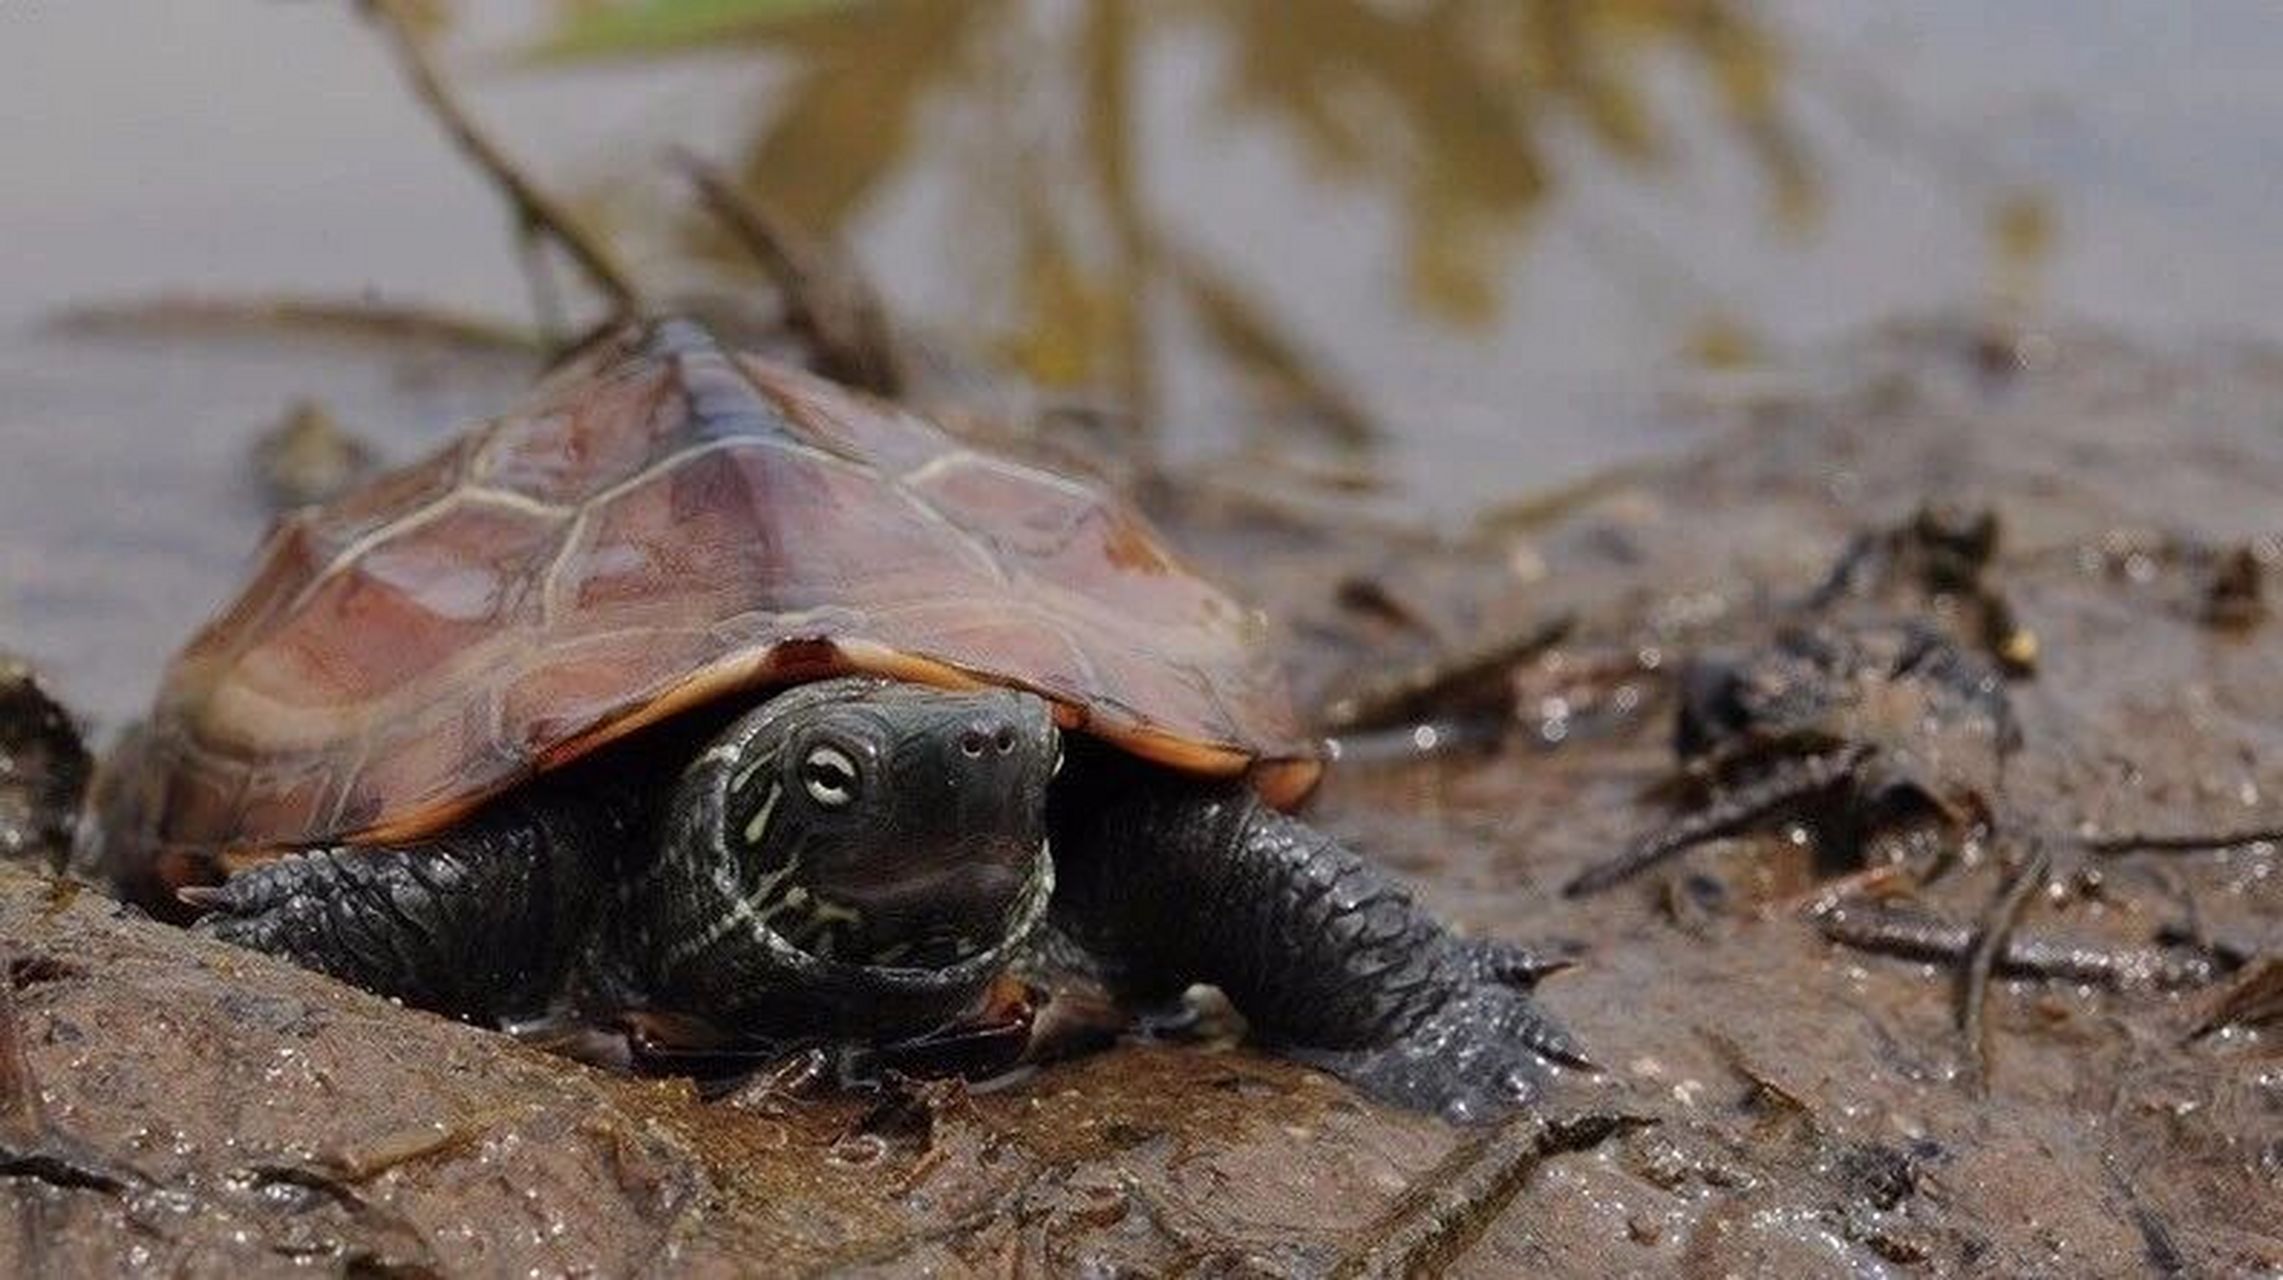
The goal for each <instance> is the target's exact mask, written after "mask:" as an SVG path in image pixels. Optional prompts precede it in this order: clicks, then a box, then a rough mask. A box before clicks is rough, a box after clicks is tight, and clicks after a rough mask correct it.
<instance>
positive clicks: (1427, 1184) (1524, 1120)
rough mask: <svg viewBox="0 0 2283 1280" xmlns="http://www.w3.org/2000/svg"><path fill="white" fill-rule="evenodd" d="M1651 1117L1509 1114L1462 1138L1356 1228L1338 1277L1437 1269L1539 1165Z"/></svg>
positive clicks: (1357, 1279) (1363, 1279)
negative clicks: (1380, 1211)
mask: <svg viewBox="0 0 2283 1280" xmlns="http://www.w3.org/2000/svg"><path fill="white" fill-rule="evenodd" d="M1653 1123H1655V1122H1654V1121H1653V1120H1651V1119H1649V1118H1648V1117H1645V1116H1637V1115H1628V1114H1623V1113H1617V1112H1596V1113H1587V1114H1583V1115H1577V1116H1567V1117H1561V1118H1555V1119H1549V1118H1547V1117H1545V1116H1544V1115H1542V1114H1540V1113H1538V1112H1537V1111H1534V1110H1528V1111H1523V1112H1520V1113H1517V1114H1516V1115H1513V1116H1510V1117H1508V1118H1507V1119H1505V1120H1502V1121H1500V1122H1499V1123H1498V1124H1496V1125H1494V1126H1492V1127H1490V1128H1489V1129H1486V1130H1483V1131H1482V1132H1480V1133H1478V1134H1476V1135H1473V1136H1470V1137H1468V1138H1467V1139H1466V1140H1464V1141H1462V1142H1460V1143H1459V1145H1457V1146H1456V1147H1453V1148H1452V1149H1451V1150H1450V1152H1449V1153H1448V1154H1446V1155H1445V1156H1444V1157H1443V1158H1442V1159H1441V1160H1439V1161H1437V1162H1436V1163H1435V1166H1434V1167H1433V1168H1432V1169H1429V1170H1428V1171H1427V1172H1426V1173H1424V1174H1422V1175H1421V1176H1420V1177H1419V1179H1418V1180H1417V1181H1415V1182H1413V1183H1412V1184H1411V1185H1410V1187H1408V1188H1406V1189H1405V1190H1404V1192H1403V1194H1402V1195H1400V1196H1398V1197H1397V1198H1396V1201H1395V1203H1394V1204H1393V1205H1392V1206H1390V1207H1389V1208H1388V1210H1387V1211H1386V1212H1385V1213H1384V1214H1382V1215H1381V1216H1380V1217H1379V1218H1378V1219H1377V1220H1375V1221H1374V1222H1372V1223H1371V1224H1370V1225H1369V1226H1366V1227H1365V1228H1364V1229H1363V1230H1362V1231H1361V1232H1360V1233H1359V1234H1358V1236H1357V1238H1356V1240H1355V1242H1354V1243H1353V1245H1352V1251H1351V1252H1350V1253H1349V1254H1348V1255H1347V1256H1346V1257H1345V1258H1343V1259H1341V1261H1340V1263H1339V1265H1338V1266H1337V1267H1335V1268H1334V1269H1333V1271H1332V1274H1333V1275H1334V1276H1335V1277H1339V1280H1389V1278H1392V1277H1407V1276H1419V1275H1440V1274H1442V1273H1443V1272H1444V1271H1446V1270H1448V1269H1449V1268H1450V1266H1451V1264H1452V1263H1454V1262H1456V1261H1457V1260H1458V1259H1459V1258H1460V1257H1462V1256H1464V1255H1465V1254H1466V1253H1467V1251H1468V1250H1470V1249H1472V1248H1473V1247H1474V1246H1475V1244H1476V1243H1477V1242H1479V1241H1480V1240H1481V1238H1482V1235H1483V1233H1484V1232H1485V1231H1487V1230H1489V1228H1490V1225H1491V1224H1492V1223H1493V1222H1495V1221H1496V1220H1497V1218H1498V1215H1499V1214H1500V1213H1502V1212H1503V1211H1504V1210H1505V1209H1506V1207H1507V1205H1509V1204H1511V1203H1512V1202H1513V1200H1514V1197H1515V1196H1516V1195H1518V1194H1519V1193H1520V1192H1521V1190H1522V1187H1523V1184H1524V1183H1526V1182H1528V1181H1529V1180H1530V1175H1531V1174H1532V1173H1533V1172H1535V1171H1536V1170H1537V1168H1538V1166H1539V1165H1541V1164H1543V1163H1545V1162H1546V1161H1547V1160H1548V1159H1550V1158H1552V1157H1554V1156H1559V1155H1564V1154H1568V1153H1570V1152H1577V1151H1590V1150H1592V1149H1593V1148H1595V1147H1597V1146H1599V1145H1600V1144H1601V1143H1602V1142H1604V1141H1606V1140H1607V1139H1609V1138H1612V1137H1615V1136H1617V1135H1619V1134H1622V1133H1625V1132H1627V1131H1629V1130H1633V1129H1640V1128H1645V1127H1647V1126H1648V1125H1650V1124H1653Z"/></svg>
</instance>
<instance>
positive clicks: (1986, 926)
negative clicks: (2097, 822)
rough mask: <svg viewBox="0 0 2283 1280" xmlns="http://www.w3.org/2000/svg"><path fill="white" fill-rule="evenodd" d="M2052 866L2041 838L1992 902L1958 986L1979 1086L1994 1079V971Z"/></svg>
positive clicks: (1970, 1058) (1960, 1012)
mask: <svg viewBox="0 0 2283 1280" xmlns="http://www.w3.org/2000/svg"><path fill="white" fill-rule="evenodd" d="M2052 867H2053V855H2052V852H2051V851H2050V850H2048V849H2047V848H2046V845H2045V842H2044V841H2042V840H2040V841H2038V842H2037V843H2036V844H2033V845H2031V846H2030V850H2029V857H2028V858H2027V859H2026V860H2024V861H2023V863H2022V864H2021V865H2020V866H2019V867H2016V868H2014V873H2013V877H2012V878H2011V879H2009V880H2008V881H2006V883H2005V886H2004V887H2003V888H2002V889H2001V890H2000V891H1999V893H1998V897H1997V900H1996V901H1995V902H1993V903H1991V904H1990V910H1989V912H1988V913H1987V914H1986V915H1985V916H1984V918H1983V921H1982V928H1981V932H1980V934H1979V935H1978V936H1977V937H1976V938H1975V939H1974V951H1973V954H1972V955H1971V956H1969V957H1968V958H1967V961H1966V969H1965V973H1964V975H1963V978H1962V980H1961V981H1960V983H1959V988H1958V1027H1959V1030H1960V1031H1961V1032H1962V1033H1963V1034H1964V1036H1965V1040H1966V1053H1967V1058H1968V1061H1969V1062H1971V1063H1972V1064H1973V1068H1974V1077H1975V1082H1976V1085H1977V1087H1980V1088H1986V1087H1988V1084H1989V1078H1990V1057H1989V1041H1988V1038H1987V1028H1986V1027H1985V1025H1984V1022H1983V1013H1984V1010H1985V1007H1986V1006H1987V1005H1988V1003H1989V997H1990V974H1991V972H1992V971H1993V970H1994V969H1996V968H1997V963H1998V957H1999V956H2000V955H2003V954H2004V953H2005V949H2006V942H2007V940H2008V939H2010V938H2011V937H2012V936H2013V930H2014V925H2015V924H2017V923H2019V922H2020V920H2021V912H2022V908H2023V907H2024V906H2025V905H2027V904H2028V902H2029V899H2030V896H2031V895H2032V894H2034V893H2035V892H2036V891H2037V890H2038V889H2039V888H2041V887H2043V886H2044V884H2045V877H2046V873H2047V872H2049V871H2050V870H2052Z"/></svg>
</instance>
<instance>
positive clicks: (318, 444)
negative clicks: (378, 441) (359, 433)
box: [254, 400, 376, 511]
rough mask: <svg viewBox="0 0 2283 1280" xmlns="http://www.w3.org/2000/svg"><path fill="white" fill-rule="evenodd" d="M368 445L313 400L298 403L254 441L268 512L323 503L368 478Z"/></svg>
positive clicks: (370, 465)
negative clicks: (268, 507) (269, 510)
mask: <svg viewBox="0 0 2283 1280" xmlns="http://www.w3.org/2000/svg"><path fill="white" fill-rule="evenodd" d="M375 461H376V459H375V458H374V456H373V451H372V448H371V447H370V446H368V445H367V444H365V442H364V441H362V440H360V439H358V438H357V437H356V435H355V434H354V433H352V432H351V431H350V430H349V429H348V428H347V427H344V426H342V425H341V422H340V420H339V419H337V418H335V417H334V416H333V414H332V413H331V412H330V411H329V410H327V409H326V408H325V406H324V405H322V404H319V403H318V402H317V401H315V400H297V401H295V402H294V403H293V404H291V405H290V406H288V407H287V408H286V411H285V415H284V416H283V417H281V418H280V419H278V421H277V424H276V425H275V426H273V427H271V428H270V429H269V430H267V431H264V432H263V433H262V434H261V437H260V438H259V439H257V440H256V441H255V442H254V466H255V470H256V472H257V474H259V475H260V477H261V481H262V490H263V493H264V494H265V495H266V496H267V497H268V499H269V504H270V508H271V509H272V510H274V511H285V510H289V509H291V508H293V507H302V506H307V505H309V504H310V503H313V502H323V501H325V500H326V499H327V498H330V497H333V496H334V495H336V494H339V493H342V492H344V491H346V490H347V489H348V487H349V486H350V485H352V484H355V483H356V482H357V481H359V480H361V479H363V478H364V477H365V476H366V475H368V474H370V473H371V471H372V469H373V465H374V462H375Z"/></svg>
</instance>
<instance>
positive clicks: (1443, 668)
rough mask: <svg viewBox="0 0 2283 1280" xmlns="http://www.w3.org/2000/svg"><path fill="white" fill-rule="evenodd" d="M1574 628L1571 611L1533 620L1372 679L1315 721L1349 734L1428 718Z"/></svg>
mask: <svg viewBox="0 0 2283 1280" xmlns="http://www.w3.org/2000/svg"><path fill="white" fill-rule="evenodd" d="M1576 627H1577V615H1575V614H1572V613H1558V614H1555V615H1554V616H1552V617H1550V618H1539V619H1534V620H1532V621H1531V622H1529V623H1528V624H1526V625H1525V626H1524V627H1522V628H1521V629H1519V630H1516V631H1513V632H1510V633H1507V634H1503V635H1496V636H1492V637H1491V638H1489V639H1488V640H1484V641H1481V642H1478V643H1476V644H1474V645H1471V646H1469V647H1468V648H1466V649H1462V650H1460V651H1458V652H1456V653H1450V654H1445V655H1443V656H1441V657H1438V658H1435V659H1433V660H1431V661H1429V662H1426V663H1424V664H1422V665H1420V666H1416V667H1410V668H1405V669H1402V670H1399V671H1396V672H1395V673H1393V674H1392V675H1388V676H1384V677H1381V678H1378V679H1374V680H1372V681H1370V682H1368V683H1366V684H1365V685H1364V686H1363V687H1362V688H1359V689H1357V690H1356V691H1355V692H1353V693H1351V694H1348V695H1347V696H1345V697H1342V698H1340V699H1338V700H1336V701H1334V702H1333V703H1331V705H1329V706H1327V707H1325V708H1324V710H1323V712H1322V714H1321V715H1320V716H1319V717H1318V720H1319V722H1320V725H1321V727H1322V728H1323V729H1325V730H1326V731H1327V732H1331V733H1352V732H1356V731H1359V730H1364V729H1376V728H1385V727H1387V726H1390V725H1394V724H1398V723H1400V722H1403V721H1406V720H1410V719H1416V718H1418V717H1421V716H1426V715H1432V714H1433V713H1434V712H1435V711H1437V710H1438V709H1440V707H1441V706H1442V705H1443V704H1444V703H1445V702H1446V701H1447V700H1450V699H1453V698H1455V697H1458V696H1459V695H1462V694H1464V693H1465V692H1467V691H1468V690H1469V689H1471V688H1472V687H1474V686H1476V685H1479V684H1483V683H1485V682H1488V681H1491V680H1494V679H1497V678H1498V677H1500V676H1502V675H1503V674H1504V673H1505V672H1507V671H1508V670H1509V669H1511V668H1513V667H1516V666H1519V665H1520V664H1521V663H1523V662H1525V661H1528V660H1529V659H1531V658H1533V657H1536V656H1537V655H1538V654H1540V653H1543V652H1545V651H1546V650H1547V649H1550V648H1552V647H1553V646H1555V645H1557V644H1560V643H1561V642H1562V641H1563V640H1564V639H1566V638H1567V637H1568V636H1569V634H1570V632H1571V631H1573V630H1575V629H1576Z"/></svg>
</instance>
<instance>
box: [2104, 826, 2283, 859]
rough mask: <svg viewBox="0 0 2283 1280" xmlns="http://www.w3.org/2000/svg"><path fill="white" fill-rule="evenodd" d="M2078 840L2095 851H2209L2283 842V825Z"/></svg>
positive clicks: (2122, 833)
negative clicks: (2240, 829)
mask: <svg viewBox="0 0 2283 1280" xmlns="http://www.w3.org/2000/svg"><path fill="white" fill-rule="evenodd" d="M2077 843H2078V844H2080V845H2083V846H2084V847H2085V848H2086V849H2089V850H2091V851H2092V852H2094V853H2107V854H2119V853H2142V852H2147V853H2210V852H2213V851H2215V850H2219V849H2240V848H2242V847H2244V846H2245V845H2254V844H2283V827H2252V828H2250V829H2248V830H2243V831H2185V832H2173V833H2166V834H2161V835H2160V834H2157V833H2154V832H2147V831H2105V832H2100V833H2098V834H2095V835H2087V836H2079V837H2077Z"/></svg>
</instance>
